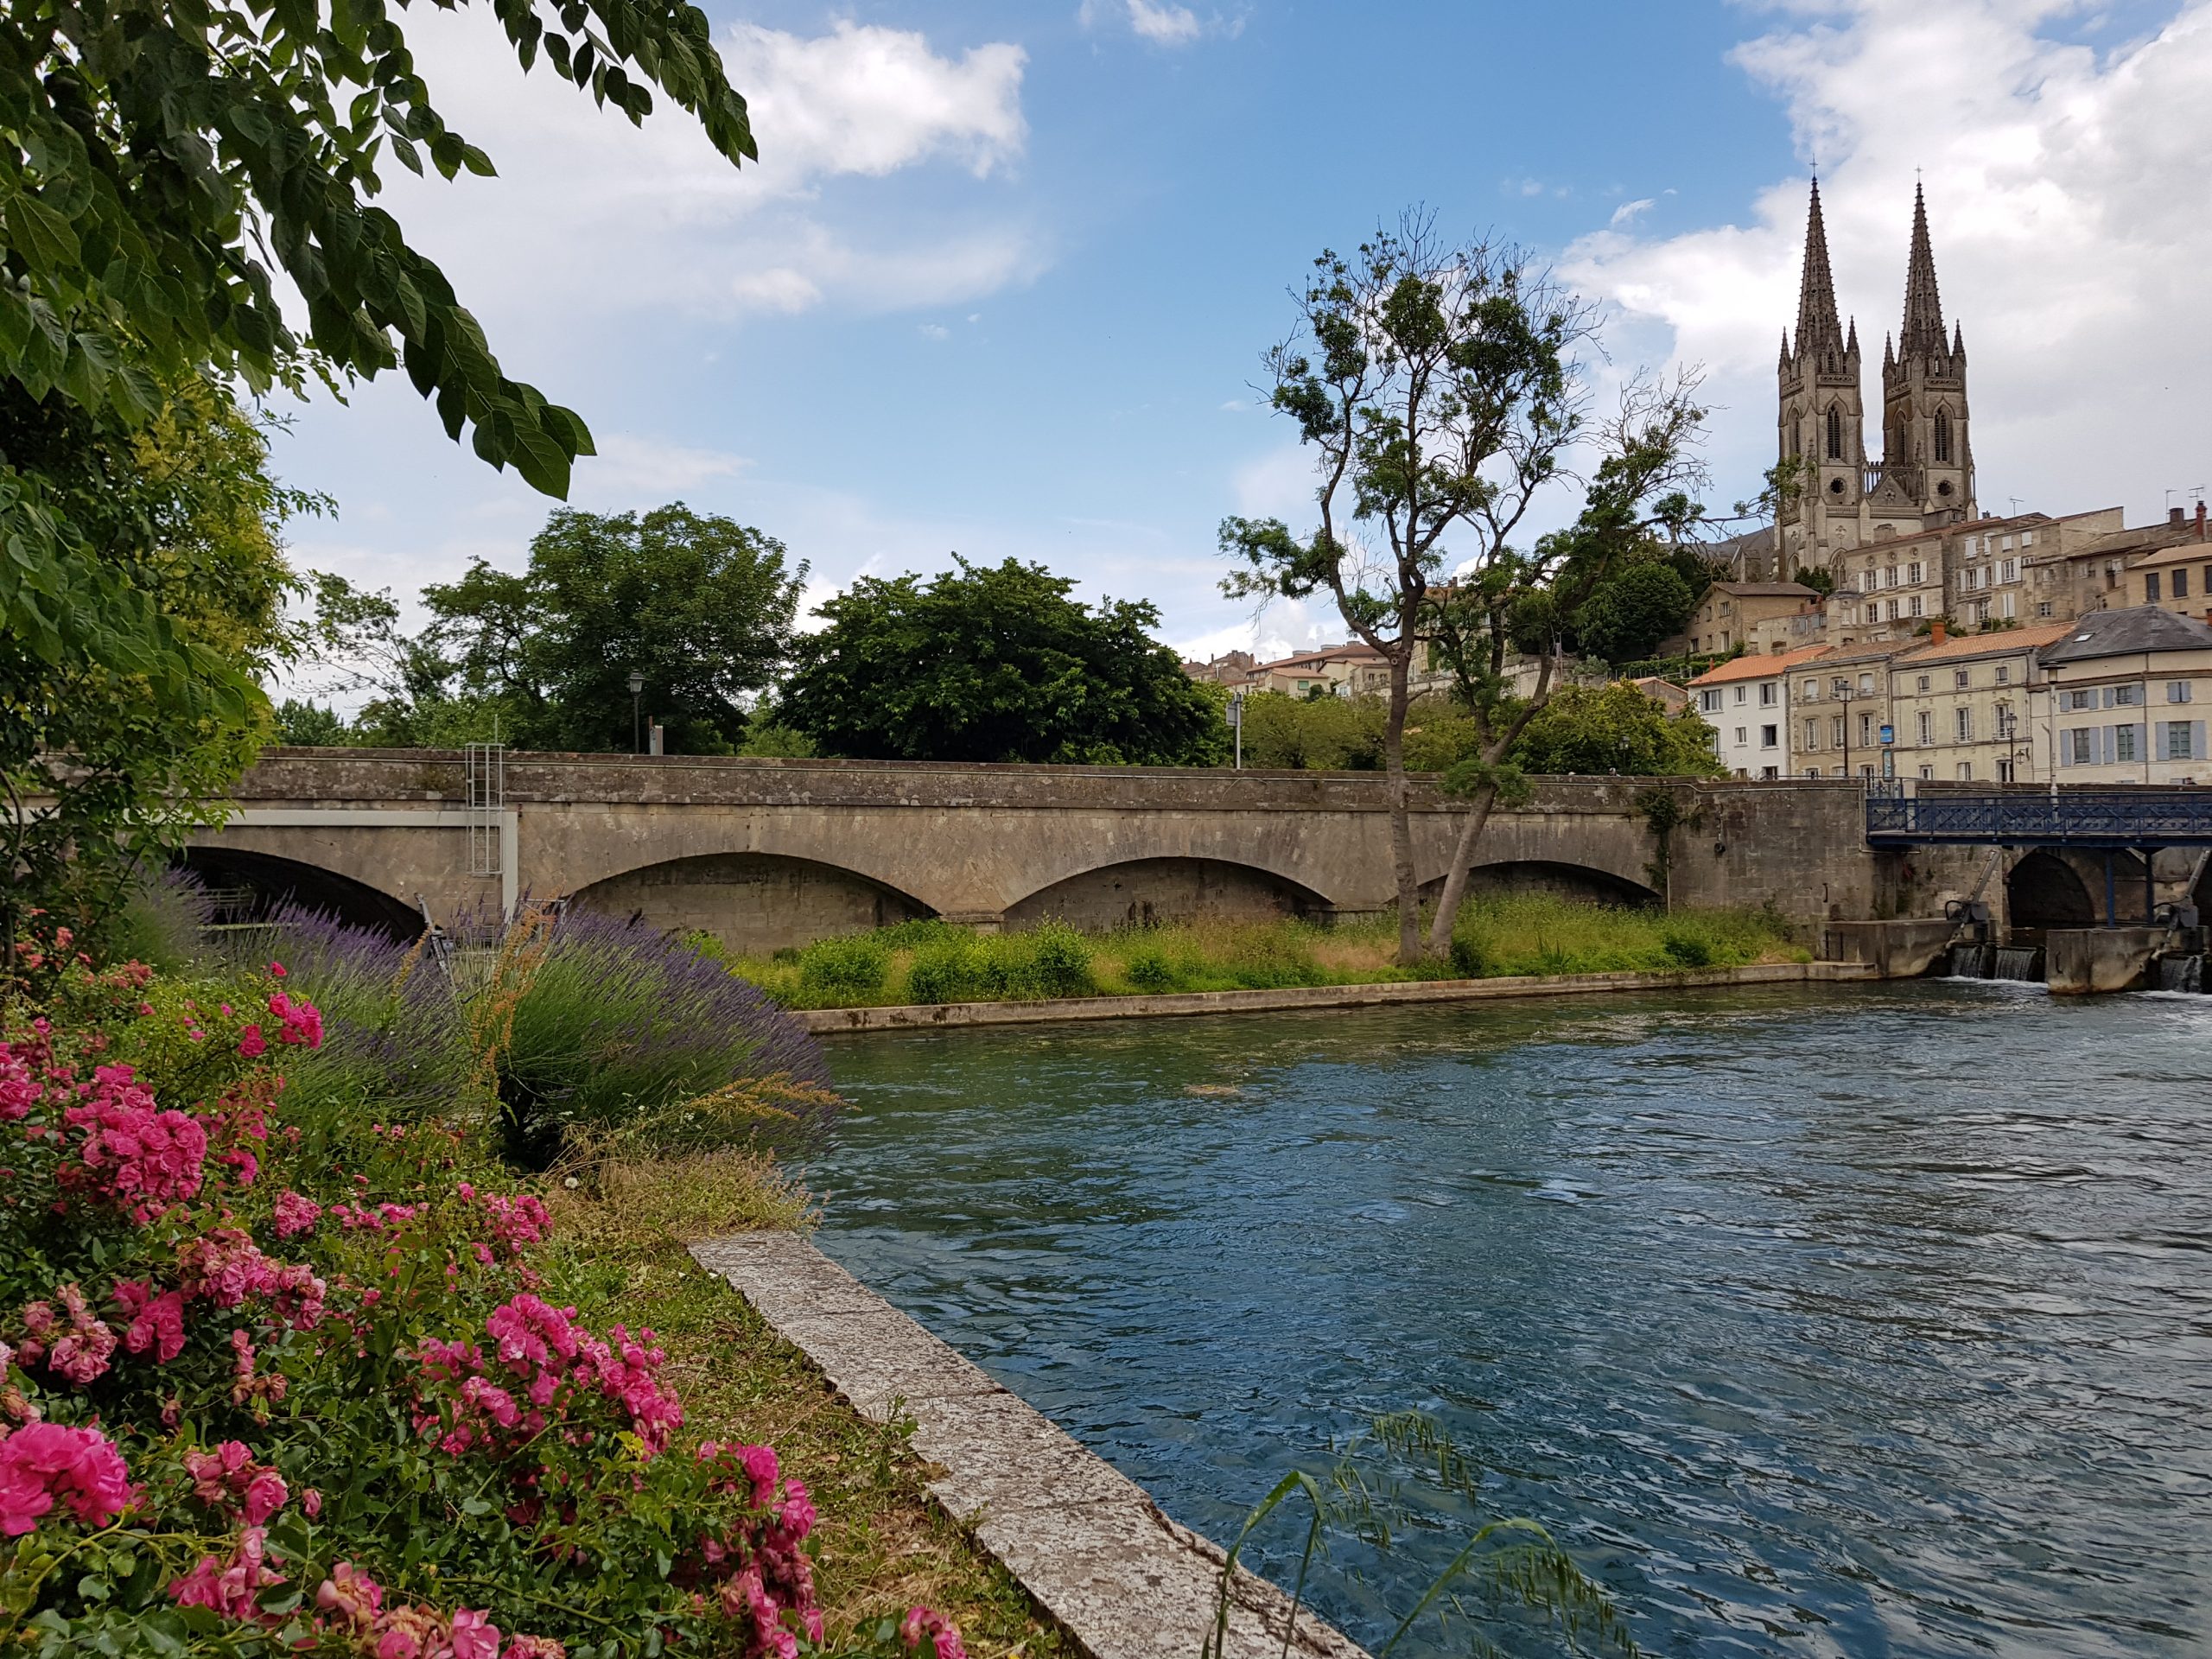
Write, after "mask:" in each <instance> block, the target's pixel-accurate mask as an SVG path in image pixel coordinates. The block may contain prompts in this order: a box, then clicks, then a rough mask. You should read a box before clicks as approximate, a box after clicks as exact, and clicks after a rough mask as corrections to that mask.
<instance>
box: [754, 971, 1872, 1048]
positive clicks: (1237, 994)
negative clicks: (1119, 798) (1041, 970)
mask: <svg viewBox="0 0 2212 1659" xmlns="http://www.w3.org/2000/svg"><path fill="white" fill-rule="evenodd" d="M1882 977H1884V975H1883V973H1882V971H1881V969H1879V968H1878V967H1876V966H1874V965H1873V964H1872V963H1853V962H1763V963H1752V964H1751V965H1750V966H1749V967H1744V968H1692V969H1683V970H1682V971H1681V972H1680V973H1672V974H1639V973H1618V974H1545V975H1532V976H1522V977H1514V978H1501V979H1425V980H1414V981H1410V982H1393V983H1389V984H1380V985H1295V986H1288V987H1285V988H1282V989H1280V990H1267V991H1175V992H1167V993H1163V994H1161V995H1147V996H1077V997H1067V998H1062V999H1058V1000H1053V1001H1036V1002H943V1003H932V1004H922V1005H909V1006H906V1007H891V1008H810V1009H807V1010H805V1011H804V1012H801V1013H797V1014H793V1015H792V1018H794V1019H795V1020H798V1022H799V1023H800V1024H801V1025H803V1026H804V1027H806V1028H807V1029H808V1030H809V1031H811V1032H815V1033H818V1034H821V1035H824V1036H827V1035H830V1034H833V1033H837V1032H861V1031H932V1030H943V1029H946V1028H948V1027H955V1026H1027V1025H1039V1024H1045V1023H1048V1022H1051V1021H1056V1020H1148V1019H1160V1018H1168V1017H1174V1016H1178V1015H1188V1014H1267V1013H1273V1012H1281V1011H1285V1010H1290V1009H1297V1008H1361V1007H1402V1006H1408V1005H1417V1004H1427V1003H1434V1002H1481V1001H1489V1000H1490V999H1491V998H1506V997H1530V996H1577V995H1590V994H1592V993H1599V992H1612V991H1667V990H1681V989H1701V988H1718V987H1724V986H1736V985H1805V984H1814V985H1825V984H1836V983H1841V982H1853V983H1856V982H1863V981H1870V980H1877V979H1880V978H1882Z"/></svg>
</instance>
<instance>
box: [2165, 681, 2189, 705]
mask: <svg viewBox="0 0 2212 1659" xmlns="http://www.w3.org/2000/svg"><path fill="white" fill-rule="evenodd" d="M2166 701H2167V702H2189V701H2190V683H2189V682H2188V681H2187V680H2168V681H2167V682H2166Z"/></svg>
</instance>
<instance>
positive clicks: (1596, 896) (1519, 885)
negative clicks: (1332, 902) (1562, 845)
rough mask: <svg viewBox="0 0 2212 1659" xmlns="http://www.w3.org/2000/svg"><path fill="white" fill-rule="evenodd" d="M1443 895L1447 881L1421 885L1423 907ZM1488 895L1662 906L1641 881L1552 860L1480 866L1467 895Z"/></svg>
mask: <svg viewBox="0 0 2212 1659" xmlns="http://www.w3.org/2000/svg"><path fill="white" fill-rule="evenodd" d="M1443 892H1444V878H1443V877H1442V876H1440V875H1438V876H1432V877H1430V878H1429V880H1426V881H1424V882H1422V883H1421V902H1422V903H1423V904H1431V903H1433V902H1434V901H1435V900H1436V899H1439V898H1440V897H1441V896H1442V894H1443ZM1484 893H1556V894H1558V895H1559V896H1560V898H1562V899H1580V900H1582V901H1583V902H1585V903H1595V904H1601V905H1615V906H1622V907H1624V908H1635V909H1641V908H1643V907H1644V906H1650V905H1656V904H1658V903H1659V902H1660V898H1659V894H1658V893H1656V892H1655V891H1654V890H1653V889H1651V888H1650V887H1646V886H1644V884H1643V882H1641V881H1631V880H1629V879H1628V878H1627V877H1626V876H1624V875H1619V874H1615V873H1614V872H1613V871H1611V870H1608V869H1601V868H1598V867H1597V866H1595V865H1590V864H1567V863H1561V862H1560V861H1556V860H1553V859H1541V858H1515V859H1504V860H1500V861H1497V862H1496V863H1491V864H1478V865H1476V866H1475V868H1473V869H1472V870H1471V872H1469V874H1468V878H1467V895H1468V897H1470V898H1476V897H1479V896H1480V895H1482V894H1484Z"/></svg>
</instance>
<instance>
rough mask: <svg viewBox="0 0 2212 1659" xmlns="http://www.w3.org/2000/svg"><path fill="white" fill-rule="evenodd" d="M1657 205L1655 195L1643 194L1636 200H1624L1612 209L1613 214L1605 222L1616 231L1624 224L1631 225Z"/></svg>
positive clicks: (1657, 200) (1657, 199) (1657, 201)
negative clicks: (1643, 195)
mask: <svg viewBox="0 0 2212 1659" xmlns="http://www.w3.org/2000/svg"><path fill="white" fill-rule="evenodd" d="M1658 205H1659V198H1658V197H1656V196H1645V197H1643V198H1642V199H1640V200H1636V201H1624V202H1623V203H1621V205H1620V206H1619V207H1616V208H1614V209H1613V216H1612V218H1611V219H1610V220H1608V221H1607V223H1609V224H1610V225H1611V226H1612V228H1613V229H1615V230H1617V231H1618V230H1619V229H1621V228H1622V227H1623V226H1628V225H1633V224H1634V223H1635V222H1636V221H1637V219H1641V218H1642V217H1643V215H1644V214H1646V213H1649V212H1650V211H1651V210H1652V209H1653V208H1654V207H1657V206H1658Z"/></svg>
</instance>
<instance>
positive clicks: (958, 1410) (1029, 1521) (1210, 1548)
mask: <svg viewBox="0 0 2212 1659" xmlns="http://www.w3.org/2000/svg"><path fill="white" fill-rule="evenodd" d="M691 1254H692V1255H693V1256H694V1257H695V1258H696V1260H697V1262H698V1263H699V1265H700V1266H701V1267H702V1268H706V1269H707V1271H708V1272H709V1273H713V1274H719V1275H721V1277H722V1278H723V1279H725V1280H727V1281H728V1282H729V1283H730V1284H731V1285H733V1286H734V1287H736V1288H737V1290H738V1291H739V1292H740V1293H741V1294H743V1296H744V1297H745V1299H746V1300H747V1301H749V1302H751V1303H752V1304H753V1306H754V1307H755V1308H757V1309H759V1310H760V1316H761V1317H762V1318H763V1319H766V1320H767V1322H768V1323H769V1324H770V1325H772V1326H773V1327H774V1328H775V1331H776V1332H777V1334H778V1335H779V1336H781V1337H782V1338H784V1339H785V1341H787V1342H789V1343H791V1344H793V1345H794V1346H795V1347H797V1348H798V1350H799V1351H800V1352H802V1353H804V1355H805V1356H806V1357H808V1358H809V1359H810V1360H812V1361H813V1362H814V1363H815V1364H816V1365H817V1366H818V1367H820V1369H821V1370H822V1374H823V1376H824V1377H826V1378H827V1379H828V1380H829V1384H830V1386H831V1387H833V1388H834V1389H836V1390H837V1392H838V1393H839V1394H841V1395H843V1396H844V1397H845V1398H846V1400H848V1401H849V1402H851V1404H852V1406H853V1407H854V1408H855V1410H857V1411H858V1412H859V1413H860V1414H861V1415H862V1416H863V1417H866V1418H868V1420H869V1421H871V1422H877V1423H891V1422H893V1421H897V1420H899V1419H905V1420H907V1421H911V1422H912V1425H913V1428H912V1440H913V1446H914V1449H915V1450H916V1451H918V1452H920V1453H921V1454H922V1456H923V1457H925V1458H926V1459H929V1460H930V1462H931V1463H932V1464H934V1465H938V1469H939V1470H940V1471H942V1472H941V1473H939V1474H938V1476H937V1477H936V1478H934V1479H932V1480H931V1483H930V1492H931V1496H932V1497H935V1498H936V1499H937V1500H938V1503H942V1504H944V1507H945V1509H946V1510H948V1511H950V1513H951V1515H952V1516H954V1517H955V1518H956V1519H957V1520H959V1521H961V1522H964V1523H966V1524H967V1525H968V1526H969V1528H971V1529H972V1530H973V1531H974V1534H975V1536H976V1541H977V1542H978V1543H980V1544H981V1545H982V1547H983V1548H985V1549H987V1550H988V1551H989V1552H990V1553H991V1554H993V1555H995V1556H996V1557H997V1558H998V1560H1000V1561H1001V1563H1003V1564H1004V1565H1005V1567H1006V1568H1007V1571H1008V1572H1010V1573H1013V1574H1014V1577H1015V1578H1017V1579H1019V1580H1021V1583H1022V1585H1023V1586H1024V1587H1025V1588H1026V1589H1027V1590H1028V1592H1029V1593H1030V1594H1031V1595H1033V1596H1034V1597H1035V1598H1036V1599H1037V1602H1038V1605H1039V1606H1041V1607H1042V1608H1043V1609H1044V1610H1045V1611H1046V1613H1047V1614H1049V1615H1050V1616H1051V1617H1052V1618H1053V1619H1054V1620H1055V1621H1057V1622H1058V1624H1059V1625H1060V1626H1061V1628H1062V1629H1064V1630H1066V1631H1067V1633H1068V1635H1069V1636H1070V1637H1072V1638H1073V1640H1074V1642H1075V1644H1076V1646H1077V1648H1079V1649H1081V1650H1082V1651H1083V1653H1084V1656H1085V1659H1196V1656H1197V1655H1198V1653H1199V1651H1200V1650H1201V1649H1202V1647H1203V1646H1204V1644H1205V1640H1206V1638H1207V1636H1208V1634H1209V1633H1210V1631H1211V1629H1212V1628H1213V1623H1214V1618H1215V1612H1216V1609H1217V1606H1218V1605H1219V1602H1218V1599H1217V1598H1218V1593H1219V1589H1220V1585H1221V1573H1222V1567H1223V1565H1224V1554H1223V1552H1222V1550H1221V1549H1220V1548H1219V1547H1217V1545H1215V1544H1213V1543H1212V1542H1211V1541H1209V1540H1207V1539H1205V1538H1202V1537H1200V1536H1199V1535H1198V1534H1196V1533H1194V1532H1192V1531H1190V1530H1188V1529H1185V1528H1183V1527H1179V1526H1177V1525H1176V1524H1175V1523H1174V1522H1173V1521H1170V1520H1169V1519H1168V1518H1167V1517H1166V1516H1165V1515H1163V1514H1161V1513H1160V1509H1159V1506H1158V1505H1156V1504H1155V1503H1153V1501H1152V1499H1151V1498H1150V1497H1148V1496H1147V1494H1146V1492H1145V1490H1144V1488H1142V1487H1141V1486H1139V1485H1138V1484H1136V1483H1135V1481H1132V1480H1131V1479H1129V1478H1128V1476H1126V1475H1124V1474H1122V1472H1121V1471H1119V1470H1117V1469H1116V1468H1115V1467H1114V1466H1113V1465H1111V1464H1109V1463H1107V1462H1106V1461H1105V1460H1104V1459H1102V1458H1100V1457H1099V1456H1097V1455H1096V1453H1095V1452H1090V1451H1088V1450H1086V1449H1085V1448H1084V1447H1083V1446H1080V1445H1078V1444H1077V1442H1076V1441H1075V1440H1073V1439H1071V1437H1070V1436H1069V1435H1068V1434H1067V1433H1066V1432H1065V1431H1064V1430H1062V1429H1061V1428H1059V1427H1058V1426H1056V1425H1055V1424H1054V1423H1053V1422H1052V1421H1051V1420H1050V1419H1049V1418H1046V1417H1044V1416H1042V1415H1040V1414H1039V1413H1038V1412H1036V1411H1035V1410H1033V1408H1031V1407H1029V1406H1028V1405H1027V1404H1026V1403H1025V1402H1023V1401H1022V1400H1021V1399H1020V1397H1019V1396H1018V1395H1014V1393H1013V1392H1011V1391H1010V1390H1008V1389H1006V1388H1003V1387H1001V1385H1000V1384H999V1383H995V1382H993V1381H992V1380H991V1379H990V1378H989V1377H988V1376H986V1375H985V1374H984V1373H983V1372H982V1371H981V1370H978V1369H977V1368H976V1366H974V1365H972V1364H970V1363H969V1362H968V1361H967V1360H965V1359H963V1358H962V1357H960V1356H959V1355H958V1354H957V1353H955V1352H953V1351H952V1350H951V1349H950V1348H948V1347H947V1346H945V1344H944V1343H942V1342H939V1341H938V1339H937V1338H935V1337H933V1336H931V1334H930V1333H929V1332H926V1331H925V1330H923V1329H922V1327H921V1326H920V1325H916V1324H915V1323H914V1322H913V1320H912V1319H908V1318H907V1317H906V1315H905V1314H904V1313H899V1310H898V1309H896V1308H894V1307H893V1306H891V1305H890V1303H888V1302H887V1301H885V1300H883V1299H882V1298H881V1297H880V1296H878V1295H877V1294H875V1293H874V1291H872V1290H870V1289H868V1287H867V1286H865V1285H863V1284H861V1282H860V1281H858V1280H856V1279H855V1278H854V1277H853V1276H852V1275H851V1274H849V1273H847V1272H846V1271H845V1270H844V1269H843V1268H841V1267H839V1266H838V1265H837V1264H836V1262H832V1261H830V1260H829V1257H827V1256H825V1255H823V1254H822V1252H821V1251H819V1250H817V1249H815V1248H814V1246H813V1245H812V1244H810V1243H808V1242H807V1241H806V1240H805V1239H804V1238H802V1237H800V1236H798V1235H797V1234H795V1233H779V1232H761V1233H744V1234H740V1235H739V1236H735V1237H733V1238H720V1239H715V1240H712V1241H710V1242H709V1243H703V1244H697V1245H694V1246H693V1247H692V1250H691ZM1256 1496H1257V1494H1255V1497H1256ZM1286 1631H1287V1633H1288V1634H1287V1639H1286ZM1286 1654H1287V1655H1289V1656H1291V1659H1367V1654H1366V1650H1365V1649H1363V1648H1361V1647H1360V1646H1359V1645H1358V1644H1357V1643H1354V1642H1353V1641H1352V1640H1351V1638H1350V1637H1346V1636H1344V1634H1343V1633H1342V1632H1340V1631H1339V1630H1337V1629H1335V1628H1334V1627H1333V1626H1332V1625H1331V1624H1327V1623H1326V1622H1325V1621H1324V1620H1323V1619H1321V1618H1318V1617H1316V1616H1315V1615H1314V1614H1313V1612H1311V1611H1308V1610H1306V1609H1303V1608H1300V1609H1299V1610H1298V1611H1297V1614H1296V1618H1295V1620H1294V1619H1293V1617H1292V1607H1291V1600H1290V1598H1289V1597H1288V1596H1287V1595H1285V1594H1284V1593H1283V1592H1281V1590H1280V1589H1278V1588H1277V1587H1276V1586H1274V1585H1273V1584H1270V1583H1269V1582H1268V1580H1265V1579H1262V1578H1259V1577H1256V1576H1255V1575H1254V1574H1253V1573H1248V1572H1246V1571H1244V1570H1243V1568H1241V1567H1240V1568H1239V1569H1238V1570H1237V1573H1236V1578H1235V1579H1234V1580H1232V1582H1231V1586H1230V1607H1229V1629H1228V1632H1227V1640H1226V1641H1225V1642H1224V1643H1223V1646H1222V1659H1283V1656H1285V1655H1286Z"/></svg>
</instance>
